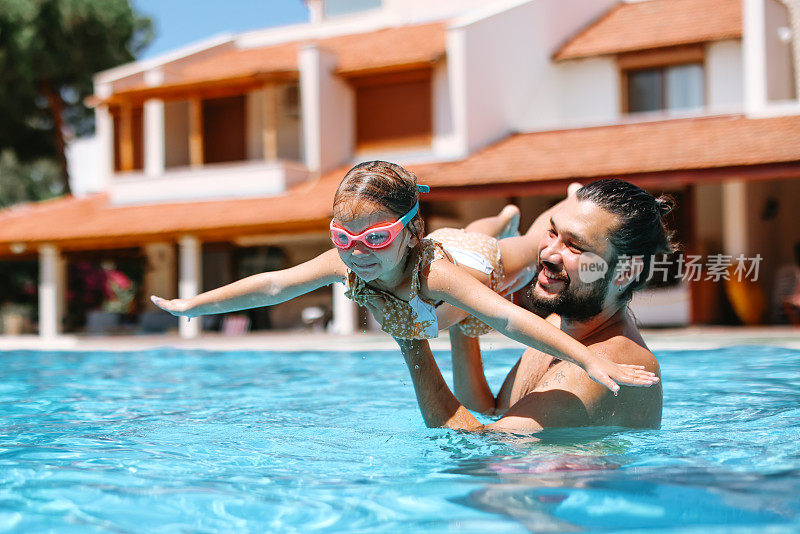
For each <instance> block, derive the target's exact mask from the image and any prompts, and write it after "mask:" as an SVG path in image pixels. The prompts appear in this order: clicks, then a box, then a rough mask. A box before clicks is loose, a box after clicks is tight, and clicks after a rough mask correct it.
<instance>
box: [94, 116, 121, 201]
mask: <svg viewBox="0 0 800 534" xmlns="http://www.w3.org/2000/svg"><path fill="white" fill-rule="evenodd" d="M94 127H95V132H96V133H95V135H96V136H97V139H98V144H99V153H98V154H97V157H98V159H99V160H100V161H99V163H98V167H99V180H100V183H99V184H97V187H98V191H105V190H106V187H107V185H108V184H109V183H111V177H112V176H113V175H114V150H116V149H115V147H114V119H113V117H112V116H111V113H110V112H109V111H108V106H103V105H101V106H97V108H96V109H95V110H94Z"/></svg>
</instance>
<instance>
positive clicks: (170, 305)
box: [150, 295, 195, 317]
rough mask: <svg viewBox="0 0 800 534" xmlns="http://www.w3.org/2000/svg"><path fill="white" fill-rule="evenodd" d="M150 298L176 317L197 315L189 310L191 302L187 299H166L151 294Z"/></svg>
mask: <svg viewBox="0 0 800 534" xmlns="http://www.w3.org/2000/svg"><path fill="white" fill-rule="evenodd" d="M150 300H152V301H153V304H155V305H156V306H158V307H159V308H161V309H162V310H164V311H166V312H169V313H171V314H172V315H174V316H175V317H195V315H193V314H192V313H191V312H189V311H187V310H188V309H189V303H188V301H187V300H186V299H172V300H166V299H162V298H161V297H157V296H155V295H151V296H150Z"/></svg>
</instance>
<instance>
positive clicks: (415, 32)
mask: <svg viewBox="0 0 800 534" xmlns="http://www.w3.org/2000/svg"><path fill="white" fill-rule="evenodd" d="M311 43H316V44H317V45H318V46H320V47H321V48H324V49H327V50H329V51H330V52H332V53H333V54H334V55H335V56H336V57H337V70H338V71H339V72H341V73H353V72H359V71H365V70H371V69H379V68H386V67H396V66H403V65H417V64H420V63H432V62H434V61H436V60H437V59H438V58H440V57H441V56H442V55H443V54H444V53H445V26H444V24H443V23H432V24H422V25H415V26H400V27H395V28H384V29H382V30H377V31H373V32H367V33H359V34H354V35H343V36H338V37H330V38H327V39H319V40H307V41H297V42H292V43H287V44H281V45H275V46H266V47H258V48H246V49H241V48H230V47H222V48H220V50H219V51H217V52H214V51H204V52H203V53H200V54H198V57H197V58H193V57H189V58H182V59H181V60H179V61H175V62H173V63H167V64H166V65H164V67H162V70H163V72H164V81H163V85H167V86H169V85H182V84H196V83H199V82H205V81H208V82H211V81H219V80H226V79H233V78H242V77H249V76H257V75H260V74H268V73H283V72H297V69H298V65H297V61H298V58H297V55H298V51H299V49H300V48H301V47H302V46H303V45H305V44H311ZM113 85H114V88H115V91H117V92H120V91H126V92H135V91H140V90H144V89H148V86H147V85H146V84H145V82H144V77H143V76H142V74H141V73H137V74H134V75H131V76H128V77H126V78H122V79H120V80H117V81H115V82H114V84H113Z"/></svg>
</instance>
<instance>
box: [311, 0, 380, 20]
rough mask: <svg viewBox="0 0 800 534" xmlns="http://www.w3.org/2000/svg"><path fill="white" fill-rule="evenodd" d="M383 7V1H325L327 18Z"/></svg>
mask: <svg viewBox="0 0 800 534" xmlns="http://www.w3.org/2000/svg"><path fill="white" fill-rule="evenodd" d="M379 7H381V0H325V18H328V17H336V16H339V15H348V14H350V13H357V12H358V11H366V10H368V9H376V8H379Z"/></svg>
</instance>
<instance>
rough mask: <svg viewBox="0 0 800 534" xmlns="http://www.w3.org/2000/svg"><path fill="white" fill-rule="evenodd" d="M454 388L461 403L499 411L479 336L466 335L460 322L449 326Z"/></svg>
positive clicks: (490, 411)
mask: <svg viewBox="0 0 800 534" xmlns="http://www.w3.org/2000/svg"><path fill="white" fill-rule="evenodd" d="M450 347H451V351H452V357H453V389H454V390H455V394H456V398H458V400H459V401H461V403H462V404H463V405H464V406H466V407H467V408H469V409H470V410H474V411H476V412H481V413H485V414H489V415H491V414H494V413H496V408H497V406H496V401H495V396H494V395H493V394H492V390H491V389H490V388H489V384H488V383H487V382H486V375H485V374H484V372H483V360H482V359H481V347H480V344H479V343H478V338H475V337H467V336H465V335H464V334H463V333H462V332H461V329H460V328H459V327H458V325H455V326H452V327H450Z"/></svg>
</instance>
